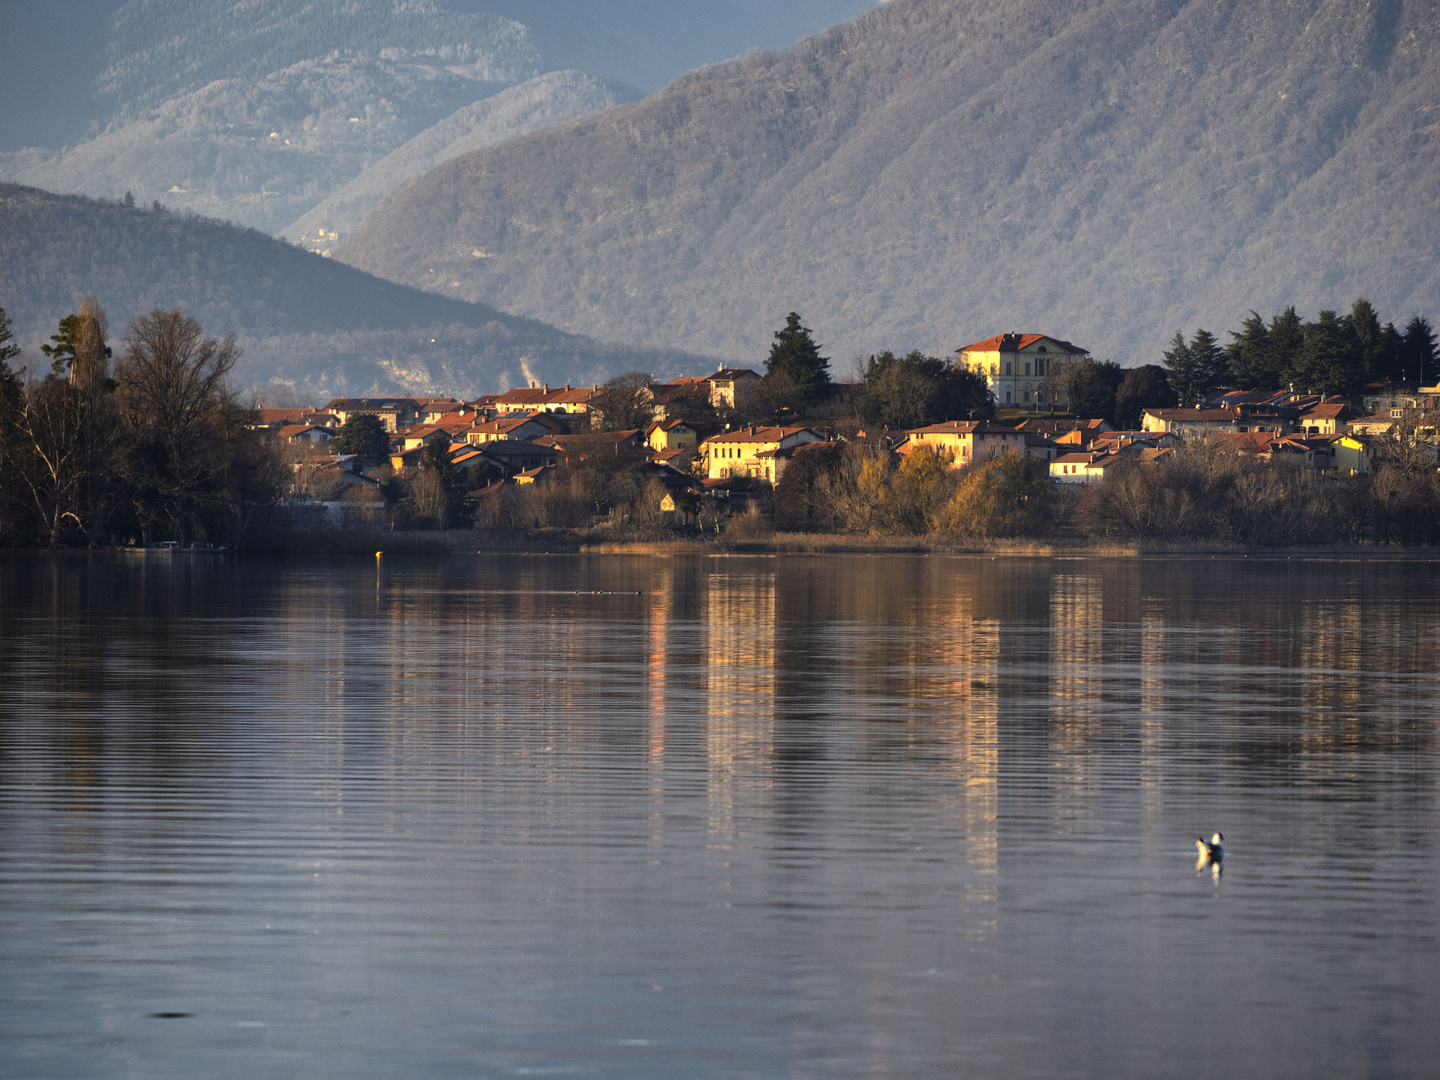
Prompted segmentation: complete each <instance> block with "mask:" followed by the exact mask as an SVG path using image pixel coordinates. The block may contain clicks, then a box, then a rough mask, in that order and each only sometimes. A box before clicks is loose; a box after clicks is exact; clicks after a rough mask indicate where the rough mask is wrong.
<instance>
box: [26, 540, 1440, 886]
mask: <svg viewBox="0 0 1440 1080" xmlns="http://www.w3.org/2000/svg"><path fill="white" fill-rule="evenodd" d="M1435 584H1436V583H1435V579H1434V574H1433V572H1432V571H1431V570H1430V569H1429V568H1428V564H1423V563H1414V564H1407V563H1403V562H1393V563H1372V564H1365V563H1340V562H1333V563H1332V562H1320V561H1315V562H1304V561H1301V560H1294V561H1284V560H1258V559H1256V560H1237V559H1228V560H1189V561H1186V560H1173V559H1172V560H1162V559H1156V560H1136V559H1129V560H1123V559H1122V560H1079V559H1076V560H991V559H985V558H970V557H941V556H931V557H918V556H887V557H884V558H881V557H865V556H841V557H807V556H791V557H785V558H733V557H732V558H691V557H677V558H663V559H651V558H609V559H606V558H599V557H593V558H592V557H583V556H582V557H565V558H562V559H543V558H533V559H527V558H524V557H518V556H517V557H487V558H485V559H477V560H475V561H474V562H465V561H460V560H451V561H444V560H433V561H432V560H419V559H417V560H411V561H408V562H407V561H404V560H382V561H380V562H379V563H375V562H372V561H370V560H363V561H361V560H357V561H355V562H354V563H351V564H337V565H334V566H328V567H327V566H319V565H309V564H307V565H303V566H299V567H294V566H285V565H274V564H263V563H256V564H245V563H230V562H219V561H216V562H212V563H205V562H200V561H183V560H174V559H169V560H167V561H165V562H163V563H162V562H161V561H159V560H154V559H150V558H148V557H146V556H143V555H142V556H138V557H134V558H129V559H117V558H111V559H108V560H107V559H102V558H99V557H96V558H91V557H84V558H75V557H69V558H67V557H58V558H56V557H50V556H45V557H43V558H42V557H39V556H37V557H35V558H29V557H24V558H16V559H12V560H11V561H10V562H8V563H7V564H5V565H4V566H3V567H0V588H3V600H4V603H3V605H0V638H3V644H4V646H5V647H4V648H3V649H0V679H3V680H4V686H5V688H6V689H5V694H6V706H7V723H6V724H5V725H4V726H3V728H0V781H5V782H9V783H12V784H13V783H15V782H16V780H17V778H21V779H24V778H28V779H31V780H33V779H35V777H36V774H35V770H39V771H40V773H41V774H43V778H44V781H45V790H47V791H51V792H55V793H57V797H62V796H61V795H60V793H64V794H63V798H65V799H68V800H71V801H72V802H74V803H75V804H77V805H79V804H82V803H83V800H84V799H86V798H89V797H90V796H88V795H86V793H87V792H89V793H92V794H93V793H94V792H96V791H99V790H102V789H103V788H104V787H105V786H106V785H107V784H115V783H120V782H126V783H137V784H139V785H141V786H142V787H144V788H145V790H147V791H154V792H163V791H165V790H166V789H167V788H180V787H183V788H185V789H186V790H187V791H193V790H196V785H197V783H198V784H200V785H202V786H204V785H210V787H211V788H213V790H214V792H215V797H216V798H230V797H232V795H233V793H234V792H235V791H236V790H239V788H240V787H243V782H244V778H245V777H246V776H247V775H249V774H255V773H257V772H258V773H266V772H268V773H272V774H281V775H287V776H294V777H306V778H313V780H314V783H313V788H312V790H314V791H316V792H318V793H321V795H322V797H323V798H324V799H328V800H330V801H331V802H332V803H333V804H334V807H335V809H336V811H337V812H339V810H340V809H341V808H342V807H343V805H344V800H345V799H346V797H347V794H346V793H347V791H349V790H351V789H352V786H353V781H354V778H355V777H357V776H364V777H366V778H367V782H373V783H374V784H382V785H383V784H388V785H391V786H392V789H393V792H394V797H395V798H396V799H403V798H407V797H410V796H411V795H412V794H413V789H412V788H410V787H407V786H406V785H407V784H408V783H409V782H410V781H412V780H413V779H414V777H415V776H416V775H417V770H419V773H423V774H424V775H430V776H434V777H440V778H443V780H444V783H445V784H446V785H450V786H448V787H443V790H444V791H447V792H450V793H451V794H453V795H454V796H455V797H458V798H462V799H475V800H483V798H484V789H485V785H487V784H493V783H494V782H495V781H496V780H497V778H499V777H502V776H506V775H508V774H509V773H513V772H516V771H517V770H518V771H519V772H520V773H522V774H523V775H524V777H525V778H526V779H527V780H528V781H529V782H531V783H533V784H534V785H536V790H537V792H539V790H540V789H541V788H548V789H549V791H550V794H549V795H546V794H540V793H537V794H536V795H535V796H534V806H535V810H534V813H535V814H536V815H537V818H536V819H537V820H539V816H540V815H542V814H543V813H544V812H546V811H545V810H544V807H545V806H546V805H549V804H547V802H546V800H547V799H554V798H558V797H561V795H563V793H565V792H569V791H572V790H574V789H575V787H576V785H577V784H578V783H580V782H581V780H582V779H583V780H584V781H585V782H595V783H598V781H597V780H594V777H595V776H596V775H598V774H595V773H593V772H585V770H587V769H590V770H594V769H599V768H601V767H604V768H615V769H620V770H621V771H622V772H623V774H624V775H626V776H628V777H633V778H635V780H634V782H635V783H637V784H639V785H641V788H642V790H643V791H644V793H645V798H646V802H647V807H648V808H647V810H646V814H645V818H644V824H643V830H644V832H643V835H644V837H645V838H646V843H647V844H649V845H652V846H656V847H663V846H664V845H665V844H667V843H668V842H670V838H671V836H672V834H673V830H672V829H671V828H670V827H669V826H667V822H670V821H671V820H672V818H673V813H674V808H675V806H676V805H677V803H676V800H678V799H682V798H685V797H688V795H687V794H686V793H687V792H693V791H694V790H695V789H694V787H693V783H694V782H696V781H698V780H699V779H700V777H697V776H696V773H697V772H698V773H700V774H701V776H703V792H704V795H703V798H704V803H705V815H704V820H705V833H706V843H709V844H713V845H715V846H716V847H718V848H727V847H734V846H736V845H743V844H748V843H755V842H760V841H759V840H757V838H756V836H757V834H756V829H757V827H758V826H757V823H763V829H764V830H767V833H766V835H768V836H770V837H771V839H772V840H775V842H777V843H778V842H780V839H783V840H785V841H786V842H789V841H791V840H794V839H796V838H809V837H814V836H817V835H822V834H823V832H824V830H825V828H826V822H827V816H829V815H832V814H833V812H834V810H835V807H836V806H837V805H841V804H844V803H846V802H853V800H855V799H865V800H871V801H873V802H874V804H875V805H876V807H885V808H888V809H885V812H886V813H890V814H893V815H895V816H896V820H899V819H900V818H902V817H903V816H904V814H905V813H907V812H909V811H912V810H913V809H914V808H915V807H916V806H924V807H925V808H926V809H927V812H928V811H929V810H931V809H933V808H935V807H942V808H943V812H944V814H945V818H946V820H947V821H948V822H950V825H951V827H952V828H953V829H954V830H955V832H956V834H957V835H960V836H963V837H964V845H965V846H964V859H965V862H966V865H967V866H968V867H970V868H971V869H972V870H973V871H974V873H973V874H972V875H971V876H970V877H969V878H967V884H966V886H965V888H966V891H967V896H968V897H971V898H972V899H973V901H974V902H976V903H993V902H994V899H995V897H994V891H993V886H992V885H991V884H987V876H993V875H994V874H995V873H996V872H997V868H999V867H1000V865H1001V859H1002V857H1003V849H1004V845H1005V835H1006V834H1005V831H1004V829H1005V828H1007V827H1009V826H1006V825H1005V824H1004V823H1005V822H1007V821H1011V822H1013V821H1017V820H1022V819H1028V818H1029V817H1031V816H1033V815H1037V814H1038V815H1039V816H1040V817H1041V818H1044V819H1046V820H1049V821H1051V822H1063V823H1067V824H1066V827H1067V828H1072V827H1079V825H1078V824H1077V823H1083V822H1084V821H1086V820H1090V819H1092V818H1093V817H1094V815H1095V814H1096V813H1097V807H1098V806H1099V800H1098V794H1099V793H1104V792H1108V791H1121V790H1124V791H1133V792H1135V793H1136V795H1135V799H1134V802H1133V806H1132V808H1131V812H1133V813H1134V814H1135V815H1136V825H1137V827H1140V828H1142V830H1144V831H1157V830H1163V829H1166V828H1169V823H1166V822H1164V821H1163V811H1164V805H1165V797H1164V796H1165V791H1166V785H1167V784H1168V783H1170V782H1171V781H1172V778H1173V777H1174V776H1175V775H1177V770H1180V769H1183V768H1193V762H1194V761H1195V760H1196V759H1197V758H1198V757H1203V758H1205V759H1206V760H1210V761H1213V762H1214V763H1215V766H1216V768H1217V769H1218V768H1221V767H1223V768H1224V769H1226V770H1228V772H1229V775H1231V776H1235V775H1241V776H1243V775H1244V774H1245V773H1246V772H1247V771H1248V772H1251V773H1255V774H1259V773H1261V772H1262V771H1263V772H1266V773H1267V774H1269V773H1273V772H1274V770H1276V769H1282V770H1288V771H1289V774H1293V775H1294V776H1296V777H1303V778H1304V779H1305V782H1307V783H1316V784H1334V785H1341V784H1347V785H1356V784H1363V783H1367V782H1369V780H1368V779H1367V778H1368V776H1369V774H1368V773H1367V772H1366V764H1367V756H1368V755H1370V754H1372V753H1374V752H1376V751H1403V752H1405V753H1409V754H1420V753H1423V752H1428V750H1429V748H1430V747H1431V745H1432V740H1433V727H1431V726H1426V725H1424V724H1420V723H1417V722H1416V719H1415V718H1416V717H1417V716H1420V715H1428V713H1427V711H1426V710H1428V708H1429V705H1428V700H1429V699H1428V695H1430V694H1431V693H1432V691H1433V676H1432V674H1431V673H1432V671H1433V657H1432V655H1431V654H1432V651H1433V641H1434V635H1435V630H1436V628H1437V623H1440V616H1437V615H1436V613H1435V611H1434V610H1433V608H1432V607H1431V606H1430V598H1431V597H1432V596H1433V593H1434V591H1435ZM237 746H243V748H244V749H245V753H244V754H238V753H236V752H235V748H236V747H237ZM247 770H248V773H247ZM426 770H428V772H427V771H426ZM619 774H620V773H618V772H617V773H616V775H619ZM607 775H608V774H607ZM899 776H904V777H905V779H904V783H906V784H912V785H915V786H914V788H913V801H912V802H910V803H906V802H905V801H904V799H902V798H901V797H900V795H899V794H897V792H896V790H893V789H887V787H886V785H892V786H893V785H894V784H895V783H897V781H896V780H895V779H894V778H895V777H899ZM916 777H920V778H922V779H916ZM237 778H238V779H237ZM437 782H438V781H437ZM1423 787H1424V783H1423V780H1422V779H1421V778H1420V777H1419V776H1418V774H1417V775H1416V776H1413V777H1412V776H1408V774H1407V777H1405V778H1402V781H1401V782H1400V783H1398V784H1396V785H1389V786H1387V787H1385V788H1384V790H1383V792H1381V793H1380V794H1379V795H1377V797H1383V798H1387V799H1390V798H1394V799H1403V798H1405V797H1408V796H1413V795H1414V794H1415V793H1416V792H1417V791H1420V790H1422V789H1423ZM437 790H441V789H437ZM556 793H560V794H556ZM1407 793H1408V795H1407ZM368 794H370V795H373V790H372V791H369V792H368ZM157 797H158V796H157ZM1425 797H1426V798H1429V797H1430V796H1429V795H1426V796H1425ZM878 812H880V811H879V810H877V813H878ZM777 838H778V839H777Z"/></svg>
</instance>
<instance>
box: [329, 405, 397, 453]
mask: <svg viewBox="0 0 1440 1080" xmlns="http://www.w3.org/2000/svg"><path fill="white" fill-rule="evenodd" d="M330 449H331V450H333V451H334V452H335V453H337V454H358V455H359V456H360V457H362V458H365V459H366V460H367V461H374V462H377V463H379V462H383V461H385V460H387V459H388V458H389V457H390V436H389V435H388V434H387V433H386V431H385V425H384V424H382V423H381V422H380V418H379V417H378V416H374V415H372V414H371V413H352V414H351V415H350V416H349V417H347V418H346V420H345V423H343V424H341V425H340V431H339V433H338V434H336V436H335V438H334V440H333V441H332V442H331V443H330Z"/></svg>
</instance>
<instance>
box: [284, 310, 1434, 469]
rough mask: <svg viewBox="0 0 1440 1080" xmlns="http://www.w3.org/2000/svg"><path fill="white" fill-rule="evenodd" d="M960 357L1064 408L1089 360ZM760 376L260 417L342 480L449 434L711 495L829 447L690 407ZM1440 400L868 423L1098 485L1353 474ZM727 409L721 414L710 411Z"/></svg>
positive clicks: (779, 428)
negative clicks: (374, 447)
mask: <svg viewBox="0 0 1440 1080" xmlns="http://www.w3.org/2000/svg"><path fill="white" fill-rule="evenodd" d="M957 353H958V354H959V356H960V361H961V362H962V363H964V364H967V365H970V366H971V367H972V369H973V370H975V371H977V372H981V373H983V374H985V375H986V377H987V379H988V380H989V382H990V385H991V388H992V392H995V393H996V396H997V398H999V396H1000V394H1002V393H1003V394H1007V395H1008V397H1009V400H1011V401H1012V402H1019V403H1021V404H1022V405H1023V404H1025V403H1027V402H1028V403H1030V404H1031V405H1032V406H1033V405H1038V404H1041V403H1044V402H1045V401H1046V398H1047V396H1048V397H1049V400H1050V402H1051V403H1053V402H1054V393H1055V391H1054V388H1053V385H1052V382H1051V380H1052V378H1053V375H1054V373H1055V367H1054V365H1055V364H1056V362H1057V361H1062V360H1064V359H1068V358H1071V357H1074V356H1082V355H1084V351H1083V350H1081V349H1079V348H1078V347H1076V346H1074V345H1072V344H1070V343H1069V342H1065V341H1061V340H1059V339H1056V338H1050V337H1046V336H1044V335H1038V334H1002V335H998V336H996V337H994V338H990V339H987V340H986V341H983V342H977V343H975V344H974V345H970V346H966V347H965V348H964V349H961V350H957ZM759 378H760V376H759V374H758V373H757V372H755V371H753V370H750V369H748V368H723V367H722V368H720V369H719V370H717V371H716V372H715V373H713V374H711V375H700V376H686V377H683V378H680V379H675V380H672V381H670V382H668V383H664V384H657V385H655V386H652V387H649V388H647V389H646V390H645V393H646V395H647V401H648V403H649V407H648V412H649V414H650V419H649V422H648V424H646V425H645V426H643V427H636V428H632V429H628V430H622V431H611V430H600V428H601V427H602V426H604V425H602V424H600V423H592V421H598V420H601V419H603V417H602V416H601V415H599V413H600V409H601V408H602V403H603V399H601V394H602V391H601V390H600V388H598V387H571V386H564V387H550V386H527V387H520V388H517V389H513V390H509V391H506V392H505V393H501V394H487V395H484V396H482V397H479V398H477V399H475V400H473V401H460V400H457V399H454V398H336V399H335V400H333V401H331V402H330V403H329V404H327V405H326V406H324V407H323V408H314V409H262V410H260V417H259V420H260V423H261V424H262V425H264V426H265V427H266V428H267V429H268V430H270V431H271V432H273V433H274V434H275V436H276V437H277V438H279V439H281V440H284V441H286V442H290V443H295V444H301V445H305V446H308V447H309V448H311V449H312V451H313V452H312V453H311V454H310V455H309V462H310V467H311V468H319V469H322V470H323V471H324V472H325V473H326V474H327V476H328V477H329V478H330V479H332V480H335V481H338V482H339V483H342V484H355V485H370V486H377V487H378V485H379V483H380V481H379V480H378V479H377V474H378V473H381V472H383V471H384V470H385V469H386V468H387V467H388V468H389V469H392V470H394V471H395V472H404V471H405V470H407V469H411V468H413V467H415V466H416V465H417V464H418V463H419V458H420V455H421V454H422V453H424V451H425V448H426V445H427V444H428V443H429V442H431V441H432V440H433V439H434V438H435V437H436V436H437V435H438V434H441V433H443V434H444V435H445V436H446V438H447V439H448V442H449V445H450V450H449V453H450V456H451V461H452V462H453V463H454V464H455V465H457V466H460V467H462V468H469V467H470V466H472V465H474V464H476V463H478V462H481V461H484V462H486V463H488V465H489V466H491V467H490V468H487V469H486V470H485V474H486V475H487V476H490V477H492V478H493V479H492V480H491V482H490V483H489V484H487V486H486V488H484V489H479V490H477V491H475V492H473V493H472V494H474V495H476V496H480V495H484V494H486V493H487V491H493V489H494V488H495V487H496V486H497V485H503V484H511V485H525V484H535V483H545V482H547V481H548V480H549V479H550V478H551V477H553V476H555V475H557V474H556V473H555V472H554V471H553V470H555V467H556V466H567V465H569V466H573V465H576V464H578V463H580V462H583V461H585V460H586V459H588V458H591V457H593V456H595V455H605V456H607V457H614V458H621V459H623V460H624V462H625V465H626V467H630V468H636V469H640V470H643V471H644V472H645V473H646V474H647V475H648V477H650V478H655V479H660V480H662V481H664V482H665V483H666V484H667V486H670V487H672V489H676V490H678V489H680V488H686V489H689V490H691V491H704V490H708V491H712V492H716V493H721V492H729V491H736V490H752V489H754V488H756V487H757V486H760V487H763V486H769V485H775V484H779V483H781V482H782V481H783V476H784V473H785V470H786V469H787V468H788V466H789V465H790V463H791V462H793V461H794V460H795V457H796V455H797V454H801V453H804V452H805V451H806V450H807V448H813V447H817V446H823V445H832V444H833V443H834V442H835V441H836V440H835V436H833V435H832V434H831V433H829V432H827V431H824V430H820V429H817V428H812V427H809V426H805V425H804V424H801V423H796V424H791V425H771V426H747V427H738V428H734V429H731V428H729V427H727V428H726V429H725V430H721V431H706V430H704V428H703V427H702V425H701V424H699V423H696V422H694V421H693V418H691V417H687V416H686V415H684V410H685V408H686V407H687V405H688V406H689V407H690V408H691V409H693V408H694V406H695V402H696V400H697V399H696V397H695V395H696V394H697V393H699V394H701V395H703V399H704V400H705V401H708V403H709V405H710V406H711V407H712V408H713V409H718V410H721V413H720V414H721V415H723V411H724V410H725V409H727V408H734V406H735V404H736V392H737V388H739V387H740V386H741V385H742V384H744V383H745V382H746V381H748V380H758V379H759ZM1437 405H1440V386H1437V387H1429V388H1424V389H1422V388H1420V387H1418V386H1409V385H1404V384H1395V383H1385V384H1376V385H1375V386H1372V387H1370V388H1368V390H1367V393H1366V395H1365V397H1364V398H1363V399H1362V401H1361V404H1360V405H1356V404H1355V403H1353V402H1352V401H1348V400H1340V399H1336V398H1327V397H1324V396H1319V395H1308V394H1297V393H1294V392H1290V391H1275V392H1239V391H1232V392H1217V393H1216V394H1214V395H1212V396H1211V397H1210V398H1208V399H1207V400H1205V401H1203V402H1201V403H1200V405H1199V406H1198V407H1197V408H1185V409H1163V408H1156V409H1146V410H1144V413H1143V419H1142V423H1141V426H1140V428H1139V429H1138V430H1134V431H1117V430H1115V429H1114V427H1113V426H1112V425H1111V424H1109V423H1107V422H1106V421H1104V420H1098V419H1089V420H1087V419H1079V420H1075V419H1055V418H1046V417H1034V418H1028V419H1025V420H1023V421H1020V422H1018V423H1014V424H1004V423H997V422H994V421H985V420H980V421H970V420H953V421H948V422H946V423H941V424H932V425H929V426H926V427H920V428H914V429H910V430H906V431H882V432H869V433H866V432H861V433H860V434H859V436H858V437H859V438H866V439H871V440H878V441H880V442H881V443H883V445H885V446H886V447H887V448H889V449H891V450H893V451H895V452H896V453H898V454H900V455H902V456H903V455H905V454H908V453H910V452H912V451H913V450H914V449H915V448H917V447H932V448H934V449H935V450H937V451H939V452H941V453H943V454H944V455H946V456H947V457H948V458H949V459H950V460H951V462H952V463H953V465H954V467H956V468H960V467H963V466H965V465H968V464H971V463H972V462H976V461H982V460H985V459H988V458H992V457H995V456H997V455H1000V454H1006V453H1013V454H1018V455H1021V456H1024V457H1028V458H1038V459H1041V460H1043V461H1045V462H1046V463H1047V468H1048V470H1049V474H1050V477H1051V478H1052V479H1053V480H1054V481H1055V482H1056V483H1059V484H1088V483H1091V482H1093V481H1095V480H1097V479H1100V478H1103V477H1104V476H1105V474H1106V471H1107V470H1108V469H1111V468H1113V467H1115V466H1116V465H1118V464H1121V463H1123V462H1142V463H1143V462H1152V461H1155V460H1158V459H1160V458H1163V457H1164V456H1165V455H1166V454H1169V453H1172V452H1173V451H1174V448H1175V446H1176V444H1177V443H1178V442H1180V441H1191V440H1196V439H1204V440H1206V442H1207V444H1208V445H1210V446H1211V447H1212V448H1214V449H1216V450H1219V451H1230V452H1234V453H1243V454H1251V455H1254V456H1256V457H1257V458H1261V459H1264V460H1267V461H1274V462H1276V463H1283V464H1290V465H1294V466H1297V467H1302V468H1308V469H1317V470H1338V471H1339V472H1341V473H1343V474H1347V475H1350V474H1358V473H1366V472H1369V471H1370V470H1371V460H1372V446H1373V441H1374V440H1375V439H1376V438H1377V437H1378V436H1380V435H1381V434H1383V433H1384V432H1385V431H1386V430H1388V429H1389V427H1390V426H1391V425H1393V424H1394V423H1396V422H1397V420H1398V419H1399V417H1400V416H1401V415H1402V413H1404V412H1405V410H1407V409H1426V408H1433V407H1436V406H1437ZM360 414H368V415H371V416H375V417H376V418H377V419H378V420H379V422H380V424H381V426H382V427H383V428H384V430H385V432H386V433H387V435H388V436H389V438H390V449H389V454H388V457H387V459H386V460H383V461H374V460H364V459H361V458H358V457H356V456H354V455H326V454H324V452H323V451H324V447H325V446H326V444H328V443H329V442H330V440H332V439H333V438H335V436H336V435H337V433H338V432H339V430H340V428H341V426H342V425H344V424H345V422H346V421H347V420H348V419H350V418H351V417H353V416H356V415H360ZM714 415H716V414H715V413H713V412H712V413H711V416H712V418H713V416H714Z"/></svg>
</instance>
